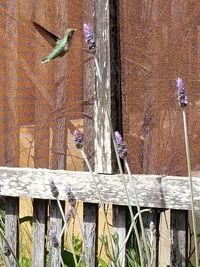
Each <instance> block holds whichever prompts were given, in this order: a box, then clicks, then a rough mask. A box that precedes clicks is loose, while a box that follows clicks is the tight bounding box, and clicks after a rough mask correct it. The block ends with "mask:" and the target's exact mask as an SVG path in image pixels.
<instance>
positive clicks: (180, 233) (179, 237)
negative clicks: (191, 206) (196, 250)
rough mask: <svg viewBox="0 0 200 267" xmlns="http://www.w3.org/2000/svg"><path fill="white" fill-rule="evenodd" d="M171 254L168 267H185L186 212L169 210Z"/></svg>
mask: <svg viewBox="0 0 200 267" xmlns="http://www.w3.org/2000/svg"><path fill="white" fill-rule="evenodd" d="M170 235H171V253H170V266H173V267H179V266H181V267H186V266H187V257H188V254H187V252H188V212H187V211H184V210H171V217H170Z"/></svg>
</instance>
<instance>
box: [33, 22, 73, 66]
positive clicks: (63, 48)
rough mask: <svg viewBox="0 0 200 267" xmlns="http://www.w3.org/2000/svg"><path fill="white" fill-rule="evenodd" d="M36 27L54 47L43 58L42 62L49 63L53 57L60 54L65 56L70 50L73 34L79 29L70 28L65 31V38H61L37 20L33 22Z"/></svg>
mask: <svg viewBox="0 0 200 267" xmlns="http://www.w3.org/2000/svg"><path fill="white" fill-rule="evenodd" d="M33 24H34V26H35V28H36V29H37V31H38V32H39V33H40V34H41V35H42V36H43V37H44V38H45V39H46V40H47V41H48V43H49V44H50V45H51V46H52V47H53V50H52V51H51V53H50V54H49V55H48V56H46V57H45V58H43V59H42V61H41V62H42V63H47V62H49V61H51V60H52V59H54V58H56V57H58V56H60V57H62V56H64V55H65V54H66V52H67V51H68V50H69V47H70V41H71V39H72V36H73V34H74V32H75V31H77V29H72V28H68V29H66V30H65V31H64V34H63V38H62V39H61V38H59V37H58V36H56V35H55V34H54V33H52V32H49V31H48V30H46V29H45V28H43V27H42V26H41V25H39V24H38V23H36V22H33Z"/></svg>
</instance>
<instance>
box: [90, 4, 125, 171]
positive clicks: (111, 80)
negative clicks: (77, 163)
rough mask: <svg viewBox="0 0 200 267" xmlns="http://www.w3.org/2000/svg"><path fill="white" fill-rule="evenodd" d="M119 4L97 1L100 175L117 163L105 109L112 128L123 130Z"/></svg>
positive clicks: (97, 165) (97, 152) (97, 148)
mask: <svg viewBox="0 0 200 267" xmlns="http://www.w3.org/2000/svg"><path fill="white" fill-rule="evenodd" d="M118 5H119V3H118V1H112V0H101V1H100V0H98V1H94V20H95V38H96V46H97V49H96V59H97V61H98V64H99V69H100V74H101V76H102V81H101V80H100V79H99V78H98V75H97V72H96V99H97V100H96V105H95V107H96V108H95V118H94V120H95V131H96V138H95V168H96V172H98V173H113V170H116V168H117V167H116V160H115V157H114V156H113V155H114V152H113V146H112V141H111V132H110V127H109V122H108V118H107V116H106V110H107V112H108V114H109V117H110V118H111V121H112V125H113V129H114V130H115V129H117V130H120V129H121V99H120V94H121V92H120V53H119V33H118V30H119V29H118V23H119V22H118V18H119V16H118Z"/></svg>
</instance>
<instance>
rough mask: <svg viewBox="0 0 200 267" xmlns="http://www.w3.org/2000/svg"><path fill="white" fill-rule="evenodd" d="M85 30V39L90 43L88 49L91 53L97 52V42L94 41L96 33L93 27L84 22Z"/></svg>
mask: <svg viewBox="0 0 200 267" xmlns="http://www.w3.org/2000/svg"><path fill="white" fill-rule="evenodd" d="M83 31H84V34H85V41H86V43H87V44H88V50H89V52H91V53H95V51H96V44H95V41H94V35H93V32H92V30H91V28H90V27H89V25H88V24H87V23H84V24H83Z"/></svg>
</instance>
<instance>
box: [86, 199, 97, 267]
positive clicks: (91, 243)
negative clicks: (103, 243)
mask: <svg viewBox="0 0 200 267" xmlns="http://www.w3.org/2000/svg"><path fill="white" fill-rule="evenodd" d="M84 204H85V205H84V212H83V222H84V239H83V242H84V244H83V247H84V250H85V251H84V254H83V263H84V267H88V266H90V267H95V266H96V258H97V257H96V256H97V255H96V252H97V238H98V206H97V205H96V204H95V205H93V207H92V204H90V203H84Z"/></svg>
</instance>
